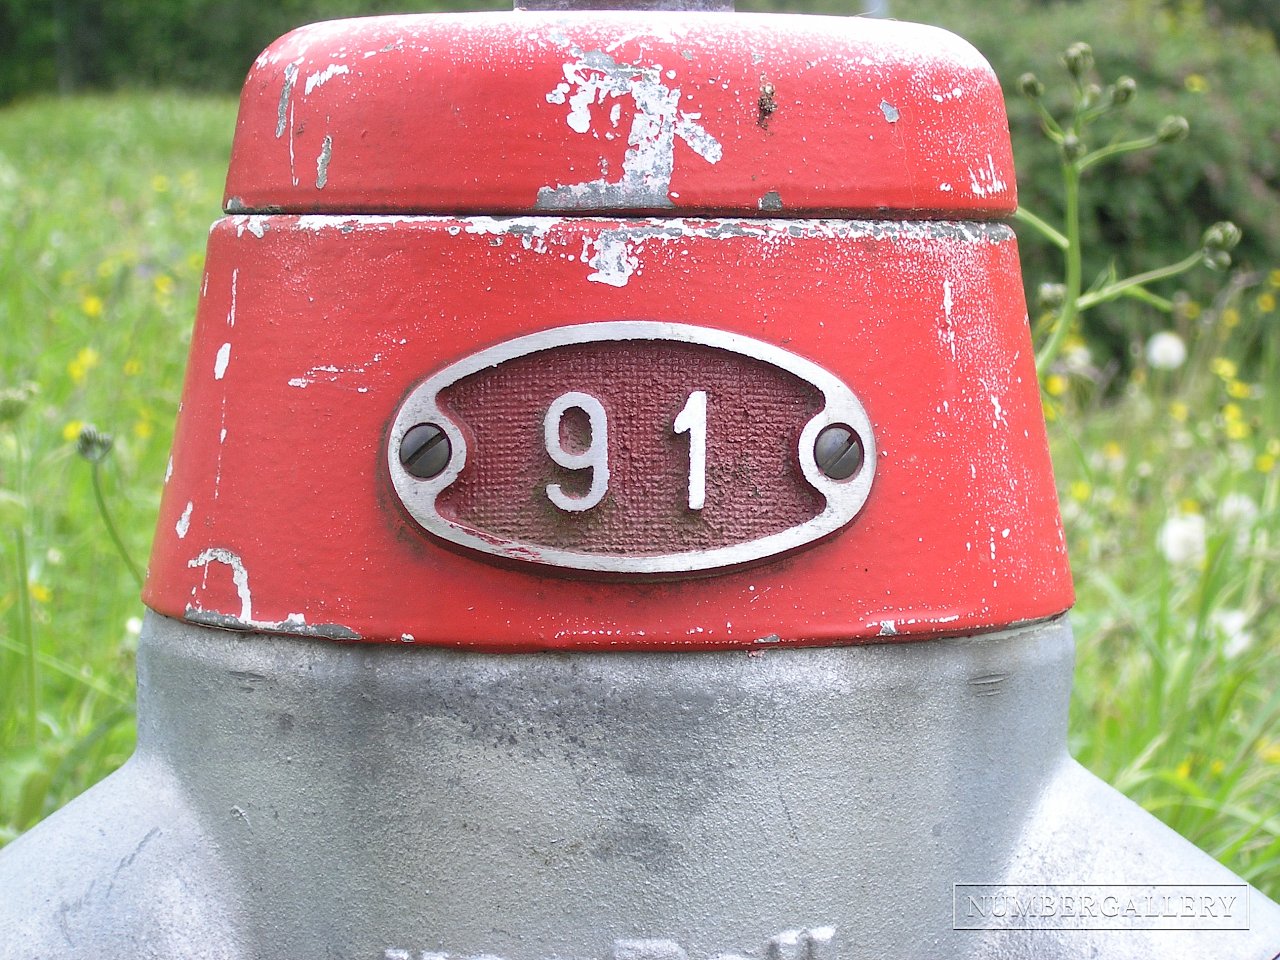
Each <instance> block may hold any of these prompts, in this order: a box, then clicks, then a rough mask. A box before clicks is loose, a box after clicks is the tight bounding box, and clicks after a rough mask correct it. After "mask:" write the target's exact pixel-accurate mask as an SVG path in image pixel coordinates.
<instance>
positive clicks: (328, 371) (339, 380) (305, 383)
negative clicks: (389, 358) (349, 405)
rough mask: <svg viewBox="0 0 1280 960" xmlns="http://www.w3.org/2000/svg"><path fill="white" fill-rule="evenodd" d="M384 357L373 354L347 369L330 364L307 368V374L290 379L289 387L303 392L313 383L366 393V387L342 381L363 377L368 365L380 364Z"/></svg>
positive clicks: (380, 354)
mask: <svg viewBox="0 0 1280 960" xmlns="http://www.w3.org/2000/svg"><path fill="white" fill-rule="evenodd" d="M384 356H385V355H384V354H382V353H375V354H374V355H373V356H372V357H370V358H369V359H368V360H367V361H365V363H361V364H353V365H351V366H348V367H339V366H335V365H334V364H331V363H322V364H318V365H316V366H314V367H310V368H308V369H307V372H306V373H304V374H302V376H300V377H291V378H290V379H289V386H291V387H297V388H298V389H299V390H305V389H306V388H307V387H309V386H311V385H312V384H314V383H333V384H338V385H339V386H344V387H348V388H352V387H354V389H355V391H356V392H357V393H368V392H369V388H368V387H366V386H363V385H360V384H350V383H344V381H345V380H347V379H348V378H350V377H353V376H363V375H364V374H365V373H367V372H368V367H369V365H371V364H375V363H381V362H382V360H383V358H384Z"/></svg>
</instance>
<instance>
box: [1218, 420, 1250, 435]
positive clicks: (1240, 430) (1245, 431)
mask: <svg viewBox="0 0 1280 960" xmlns="http://www.w3.org/2000/svg"><path fill="white" fill-rule="evenodd" d="M1223 431H1224V432H1225V433H1226V435H1227V439H1228V440H1244V439H1245V438H1246V437H1248V436H1249V425H1248V424H1247V423H1245V422H1244V421H1243V420H1228V421H1227V425H1226V426H1225V427H1224V428H1223Z"/></svg>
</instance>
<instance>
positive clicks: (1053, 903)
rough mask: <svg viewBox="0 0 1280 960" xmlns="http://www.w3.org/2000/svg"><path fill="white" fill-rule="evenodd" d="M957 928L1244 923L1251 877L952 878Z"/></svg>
mask: <svg viewBox="0 0 1280 960" xmlns="http://www.w3.org/2000/svg"><path fill="white" fill-rule="evenodd" d="M952 920H953V923H952V926H953V929H956V930H1248V929H1249V885H1248V884H1245V883H1229V884H1185V883H1179V884H1134V883H1090V884H1081V883H957V884H955V885H954V886H953V892H952Z"/></svg>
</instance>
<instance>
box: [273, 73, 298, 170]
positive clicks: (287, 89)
mask: <svg viewBox="0 0 1280 960" xmlns="http://www.w3.org/2000/svg"><path fill="white" fill-rule="evenodd" d="M301 62H302V61H301V59H300V58H299V59H298V60H295V61H294V62H293V63H289V64H285V68H284V86H283V87H281V89H280V107H279V109H278V110H277V111H276V139H277V140H279V139H280V138H281V137H282V136H284V132H285V129H286V128H287V127H288V126H289V124H290V122H291V121H292V117H293V114H292V107H293V103H292V100H293V85H294V83H296V82H297V80H298V64H299V63H301ZM289 139H290V140H291V141H292V139H293V134H292V133H290V134H289ZM290 153H291V154H292V145H290Z"/></svg>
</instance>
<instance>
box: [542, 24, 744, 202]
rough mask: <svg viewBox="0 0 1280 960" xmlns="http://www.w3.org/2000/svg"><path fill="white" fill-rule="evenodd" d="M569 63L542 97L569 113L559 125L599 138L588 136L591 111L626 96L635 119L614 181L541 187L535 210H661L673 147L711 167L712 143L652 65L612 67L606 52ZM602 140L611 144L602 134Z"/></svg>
mask: <svg viewBox="0 0 1280 960" xmlns="http://www.w3.org/2000/svg"><path fill="white" fill-rule="evenodd" d="M572 52H573V54H574V55H575V56H576V57H577V59H576V60H572V61H570V62H568V63H566V64H565V65H564V67H563V73H564V78H565V79H564V81H562V82H561V83H559V84H557V85H556V87H555V89H553V90H552V91H551V92H550V93H548V94H547V95H546V99H547V102H548V103H552V104H558V105H567V106H568V107H569V112H568V115H567V116H566V118H565V122H566V123H567V124H568V125H569V128H570V129H571V130H573V131H574V132H575V133H579V134H587V133H590V134H591V135H592V136H594V137H596V138H597V139H599V138H600V137H601V136H602V134H601V133H600V132H599V131H595V130H593V129H592V123H591V108H592V107H593V106H595V105H603V104H604V103H605V102H606V101H607V100H609V99H617V98H622V97H628V98H630V99H631V100H632V102H633V104H634V107H635V113H634V115H633V117H632V120H631V128H630V131H629V132H628V135H627V151H626V153H625V155H624V156H623V159H622V175H621V177H620V179H618V180H608V179H606V176H607V175H606V176H601V177H600V179H597V180H589V181H585V182H582V183H572V184H562V185H558V186H554V187H553V186H546V187H543V188H542V189H540V190H539V191H538V198H537V201H536V203H535V206H538V207H548V206H556V207H558V206H568V207H571V208H572V207H598V208H605V209H608V208H617V207H646V206H648V207H669V206H671V198H670V197H669V196H668V191H669V190H670V188H671V173H672V170H673V169H674V166H675V149H676V146H675V145H676V140H683V141H684V142H685V144H687V145H688V147H689V148H690V149H691V150H693V152H694V153H696V154H697V155H698V156H700V157H702V159H704V160H706V161H707V162H708V163H719V162H720V158H721V156H722V155H723V149H722V147H721V145H720V141H719V140H717V139H716V138H715V137H713V136H712V135H711V134H710V133H708V132H707V130H706V129H704V128H703V127H702V126H701V124H699V123H698V122H697V121H698V120H700V119H701V118H702V115H701V114H700V113H687V112H685V111H682V110H680V109H679V105H680V88H679V87H674V88H673V87H668V86H667V85H666V84H665V83H663V82H662V68H661V66H660V65H653V66H645V65H642V64H630V63H618V62H617V61H616V60H614V59H613V57H611V56H610V55H609V54H608V53H607V52H605V51H602V50H594V51H589V52H585V53H584V52H582V51H580V50H577V49H575V50H573V51H572ZM620 119H621V104H618V103H615V104H613V106H612V107H611V108H610V111H609V120H610V122H611V124H612V125H613V126H615V127H616V126H617V125H618V123H619V121H620ZM604 136H605V138H606V139H612V137H611V136H610V131H605V133H604Z"/></svg>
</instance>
